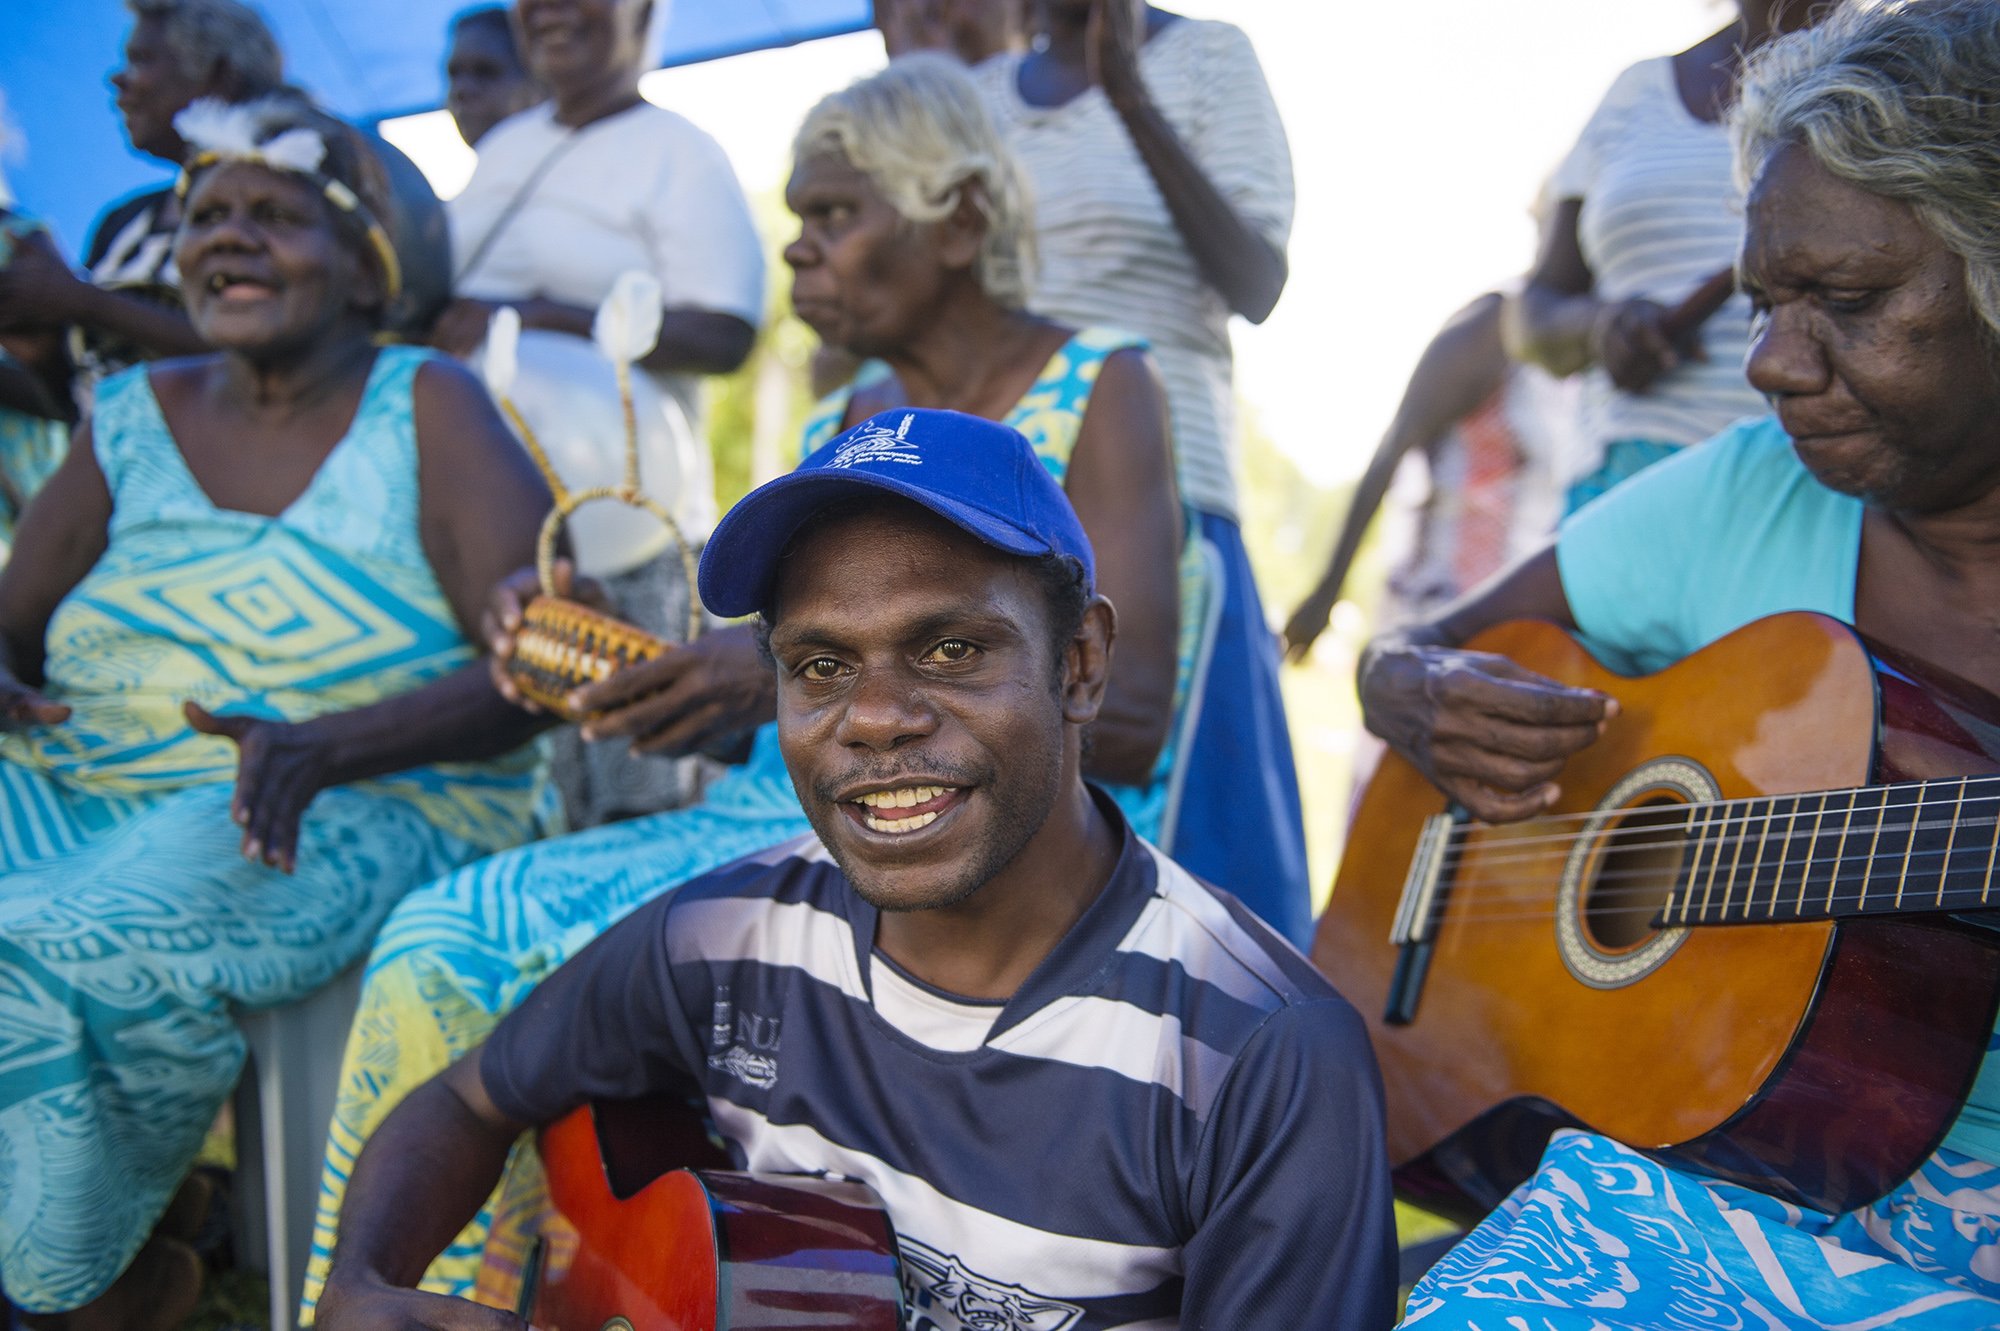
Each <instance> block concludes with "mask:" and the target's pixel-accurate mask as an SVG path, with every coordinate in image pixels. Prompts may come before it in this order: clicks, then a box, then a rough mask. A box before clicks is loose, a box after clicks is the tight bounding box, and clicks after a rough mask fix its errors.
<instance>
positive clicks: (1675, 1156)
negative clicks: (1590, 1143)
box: [1313, 614, 2000, 1211]
mask: <svg viewBox="0 0 2000 1331" xmlns="http://www.w3.org/2000/svg"><path fill="white" fill-rule="evenodd" d="M1471 646H1473V647H1474V648H1477V649H1480V650H1485V651H1492V652H1499V653H1501V654H1503V655H1505V656H1508V657H1510V658H1512V659H1513V660H1515V661H1517V662H1519V663H1521V664H1522V665H1524V666H1527V667H1528V668H1530V669H1533V670H1536V671H1539V672H1540V673H1542V674H1544V675H1547V676H1550V677H1551V678H1554V679H1557V680H1559V681H1561V682H1563V683H1565V684H1572V685H1581V686H1586V687H1590V688H1596V689H1602V690H1604V691H1605V692H1607V693H1610V694H1613V695H1614V696H1616V697H1617V698H1618V700H1619V702H1620V704H1621V709H1622V710H1621V711H1620V713H1619V716H1618V717H1617V719H1616V720H1615V721H1614V722H1613V723H1612V725H1611V726H1610V728H1609V729H1608V731H1607V733H1606V734H1605V735H1604V736H1603V737H1602V738H1600V739H1599V740H1598V741H1597V742H1596V743H1595V744H1593V745H1592V746H1591V747H1590V748H1589V749H1587V750H1585V751H1584V752H1583V753H1581V754H1579V755H1578V756H1577V757H1576V758H1574V759H1572V760H1571V762H1570V763H1569V765H1568V766H1567V767H1566V768H1565V769H1564V771H1563V773H1562V776H1561V777H1560V783H1561V786H1562V789H1563V798H1562V801H1561V803H1560V805H1559V806H1558V807H1557V808H1556V809H1554V810H1552V811H1551V812H1550V813H1549V814H1548V815H1546V816H1543V817H1540V818H1535V819H1532V820H1529V821H1527V822H1522V823H1516V824H1511V825H1508V826H1505V827H1491V826H1486V825H1483V824H1479V823H1471V822H1467V821H1464V820H1463V819H1462V818H1461V817H1457V816H1455V815H1454V812H1453V811H1452V810H1449V809H1447V808H1446V802H1445V800H1444V798H1443V797H1442V796H1441V795H1439V794H1438V792H1437V791H1436V790H1435V788H1433V787H1432V786H1431V785H1430V784H1429V783H1428V782H1427V781H1425V780H1424V779H1423V777H1422V776H1420V775H1419V774H1418V773H1417V772H1416V770H1415V769H1414V768H1412V767H1411V766H1410V765H1409V764H1407V763H1405V762H1403V761H1402V760H1401V759H1399V758H1396V757H1395V756H1393V755H1391V756H1389V757H1387V758H1385V759H1384V761H1383V765H1382V768H1381V770H1380V771H1379V772H1378V773H1377V774H1376V776H1375V778H1374V780H1373V781H1372V782H1370V784H1369V787H1368V791H1367V793H1366V795H1365V796H1364V797H1363V799H1362V801H1361V805H1360V808H1359V811H1358V813H1357V816H1356V819H1355V824H1354V828H1353V831H1352V833H1351V834H1350V836H1349V838H1348V846H1347V852H1346V857H1345V859H1344V861H1343V863H1342V865H1341V871H1340V876H1339V879H1338V881H1337V883H1336V885H1335V888H1334V893H1333V899H1332V903H1331V905H1330V906H1329V907H1328V909H1327V912H1326V914H1325V915H1324V916H1323V917H1322V918H1321V921H1320V924H1319V930H1318V935H1317V938H1316V940H1315V944H1314V948H1313V958H1314V960H1315V961H1316V962H1317V963H1318V964H1319V966H1320V967H1321V969H1323V970H1324V971H1325V972H1326V973H1327V974H1328V975H1329V976H1330V977H1331V978H1332V979H1333V981H1334V983H1335V984H1337V985H1338V986H1340V988H1341V990H1342V991H1343V992H1344V993H1345V994H1346V995H1347V997H1348V998H1349V999H1350V1000H1351V1001H1352V1002H1354V1003H1355V1004H1356V1006H1357V1007H1359V1008H1360V1010H1361V1012H1362V1015H1363V1016H1364V1017H1365V1018H1366V1019H1368V1020H1369V1021H1370V1023H1371V1034H1372V1036H1373V1039H1374V1044H1375V1053H1376V1056H1377V1058H1378V1059H1379V1060H1380V1062H1381V1065H1382V1072H1383V1077H1384V1081H1385V1084H1386V1087H1387V1092H1388V1111H1389V1115H1388V1122H1389V1139H1390V1140H1389V1145H1390V1159H1391V1161H1392V1162H1393V1163H1394V1164H1395V1165H1396V1166H1397V1177H1398V1182H1399V1184H1400V1185H1402V1186H1403V1187H1404V1189H1405V1190H1406V1191H1407V1192H1409V1193H1412V1194H1416V1195H1419V1196H1423V1197H1425V1198H1427V1199H1428V1200H1429V1202H1430V1203H1431V1204H1432V1205H1434V1206H1440V1207H1444V1208H1447V1209H1449V1208H1450V1207H1451V1205H1452V1203H1454V1202H1457V1203H1459V1204H1460V1205H1461V1206H1462V1205H1463V1203H1464V1202H1466V1201H1468V1200H1469V1201H1470V1202H1472V1203H1473V1204H1474V1205H1475V1206H1477V1207H1479V1208H1482V1209H1483V1208H1488V1207H1490V1206H1491V1205H1492V1204H1493V1203H1495V1202H1496V1201H1498V1200H1499V1198H1500V1197H1501V1196H1503V1195H1504V1194H1505V1193H1506V1191H1507V1190H1508V1189H1510V1188H1511V1187H1513V1186H1514V1185H1515V1184H1517V1183H1519V1182H1520V1181H1521V1180H1522V1179H1524V1178H1526V1177H1528V1176H1529V1174H1531V1173H1532V1172H1533V1170H1534V1168H1535V1164H1536V1161H1537V1159H1538V1158H1539V1156H1540V1153H1541V1150H1542V1147H1543V1146H1544V1145H1545V1144H1546V1142H1547V1140H1548V1135H1549V1133H1550V1131H1552V1130H1553V1129H1554V1128H1555V1127H1557V1126H1560V1125H1565V1124H1568V1125H1585V1126H1588V1127H1590V1128H1592V1129H1595V1130H1596V1131H1599V1132H1602V1133H1604V1134H1606V1135H1608V1136H1612V1137H1615V1138H1617V1139H1619V1140H1620V1141H1623V1142H1626V1143H1628V1144H1630V1145H1633V1146H1637V1147H1641V1148H1644V1149H1647V1150H1650V1151H1653V1152H1655V1153H1657V1154H1659V1155H1660V1156H1662V1157H1663V1158H1665V1159H1667V1160H1669V1161H1671V1162H1673V1163H1675V1164H1677V1165H1680V1166H1684V1167H1688V1168H1692V1169H1695V1170H1698V1171H1701V1172H1704V1173H1707V1174H1709V1175H1711V1176H1715V1177H1720V1178H1725V1179H1731V1180H1735V1181H1738V1182H1743V1183H1748V1184H1751V1185H1753V1186H1756V1187H1760V1188H1763V1189H1765V1190H1767V1191H1771V1192H1775V1193H1777V1194H1778V1195H1780V1196H1782V1197H1785V1198H1787V1199H1788V1200H1792V1201H1796V1202H1798V1203H1801V1204H1803V1205H1807V1206H1812V1207H1815V1208H1817V1209H1820V1210H1823V1211H1842V1210H1849V1209H1853V1208H1855V1207H1857V1206H1861V1205H1864V1204H1866V1203H1868V1202H1869V1201H1872V1200H1874V1199H1875V1198H1877V1197H1879V1196H1881V1195H1882V1194H1883V1193H1885V1192H1887V1191H1888V1190H1889V1189H1890V1188H1892V1187H1893V1186H1894V1185H1895V1184H1896V1183H1898V1182H1899V1181H1901V1180H1902V1179H1903V1178H1905V1177H1907V1176H1908V1175H1909V1174H1910V1173H1911V1172H1912V1171H1913V1170H1914V1169H1915V1168H1916V1167H1917V1165H1918V1164H1920V1163H1921V1162H1922V1161H1923V1159H1924V1157H1925V1156H1926V1155H1927V1154H1928V1153H1929V1152H1930V1151H1931V1150H1932V1149H1933V1148H1934V1147H1935V1146H1936V1144H1937V1143H1938V1141H1939V1140H1940V1139H1941V1138H1942V1137H1943V1135H1944V1133H1945V1132H1946V1130H1947V1129H1948V1128H1949V1127H1950V1125H1951V1122H1952V1120H1953V1118H1954V1117H1955V1116H1956V1114H1957V1112H1958V1110H1959V1108H1960V1106H1961V1104H1962V1103H1963V1101H1964V1099H1965V1096H1966V1094H1967V1092H1968V1091H1969V1090H1970V1088H1971V1085H1972V1080H1973V1077H1974V1075H1975V1074H1976V1072H1977V1070H1978V1068H1979V1064H1980V1061H1981V1059H1982V1058H1983V1057H1984V1056H1985V1052H1986V1046H1987V1037H1988V1034H1989V1032H1990V1031H1991V1029H1992V1026H1993V1018H1994V1012H1995V1006H1996V1003H1997V1002H2000V933H1994V932H1991V931H1989V930H1987V929H1985V928H1982V927H1980V926H1979V925H1978V924H1976V923H1974V922H1973V921H1972V920H1971V919H1970V918H1969V914H1970V913H1973V912H1978V911H1982V910H1986V909H1989V908H1992V907H2000V882H1996V881H1995V870H1996V865H2000V777H1996V776H1995V775H1994V773H1996V772H2000V761H1996V758H1995V749H1996V746H1995V744H1994V743H1993V740H1994V737H1995V736H1996V735H2000V702H1996V700H1995V699H1994V698H1993V697H1992V696H1991V695H1989V694H1987V693H1985V692H1984V691H1982V690H1980V689H1978V688H1977V687H1975V686H1973V685H1971V684H1968V683H1966V682H1965V681H1962V680H1958V679H1956V678H1953V677H1949V676H1945V675H1942V674H1940V673H1939V672H1936V671H1934V670H1931V669H1929V668H1928V667H1920V666H1918V665H1917V664H1916V663H1914V662H1909V661H1903V660H1898V659H1896V658H1895V657H1894V656H1893V655H1892V654H1890V653H1887V652H1885V651H1882V650H1881V649H1873V651H1872V654H1871V648H1870V647H1868V646H1864V644H1863V643H1862V642H1861V640H1860V639H1858V638H1857V637H1856V636H1855V635H1854V633H1853V632H1852V631H1851V630H1849V629H1847V628H1845V627H1844V626H1842V625H1840V624H1837V623H1835V622H1834V621H1832V620H1828V619H1823V618H1821V617H1819V616H1816V615H1803V614H1796V615H1781V616H1776V617H1774V618H1771V619H1767V620H1763V621H1760V622H1758V623H1756V624H1752V625H1750V626H1748V627H1746V628H1744V629H1742V630H1740V631H1738V632H1736V633H1734V634H1732V635H1730V636H1729V637H1727V638H1724V639H1723V640H1721V641H1720V642H1717V643H1715V644H1713V645H1711V646H1710V647H1708V648H1707V649H1706V650H1704V651H1701V652H1699V653H1697V654H1695V655H1694V656H1692V657H1689V658H1688V659H1687V660H1685V661H1683V662H1681V663H1680V664H1678V665H1676V666H1674V667H1672V668H1671V669H1668V670H1665V671H1662V672H1660V673H1659V674H1656V675H1651V676H1647V677H1645V678H1641V679H1627V678H1624V677H1621V676H1617V675H1613V674H1611V673H1609V672H1608V671H1606V670H1604V669H1603V668H1602V667H1601V666H1600V665H1598V663H1597V662H1596V661H1595V660H1593V659H1592V658H1591V657H1590V656H1589V655H1588V654H1587V653H1586V652H1585V651H1584V650H1583V649H1582V648H1581V647H1579V646H1578V645H1577V644H1576V643H1575V642H1574V641H1572V640H1571V639H1570V638H1568V637H1567V636H1565V635H1564V634H1562V633H1560V632H1559V631H1557V630H1556V629H1554V628H1552V627H1551V626H1549V625H1546V624H1529V623H1520V624H1508V625H1502V626H1500V627H1498V628H1496V629H1493V630H1491V631H1489V632H1488V633H1486V634H1484V635H1482V636H1481V637H1480V638H1479V639H1478V640H1476V641H1475V642H1474V643H1472V644H1471ZM1993 922H1994V923H1995V924H2000V917H1995V918H1994V921H1993Z"/></svg>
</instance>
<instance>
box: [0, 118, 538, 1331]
mask: <svg viewBox="0 0 2000 1331" xmlns="http://www.w3.org/2000/svg"><path fill="white" fill-rule="evenodd" d="M178 126H179V131H180V133H181V134H182V136H183V137H185V138H186V139H187V141H188V142H189V144H190V145H191V147H192V148H193V150H194V152H193V155H192V156H191V158H190V165H189V171H188V177H187V178H186V183H185V188H186V196H185V216H186V221H185V223H184V225H183V227H182V230H181V233H180V238H179V243H178V246H177V260H178V264H179V268H180V271H181V274H182V277H183V285H184V289H185V291H186V293H187V304H188V313H189V315H190V317H191V319H192V321H193V324H194V327H195V329H196V331H197V332H199V333H200V334H201V336H202V338H203V339H204V340H205V341H206V342H208V343H209V344H210V345H212V346H215V347H217V348H219V349H220V350H219V351H218V352H216V353H215V354H210V355H205V356H198V357H191V358H187V359H182V360H172V361H165V362H161V363H159V364H157V365H155V366H152V367H150V368H149V367H143V366H142V367H136V368H134V369H131V370H128V371H125V372H123V373H121V374H119V375H115V376H113V377H112V378H110V379H107V380H106V381H105V382H104V383H103V385H102V386H101V387H100V389H99V392H98V395H97V399H96V409H95V415H94V419H93V420H92V422H91V424H90V425H89V426H87V427H85V428H84V429H83V430H81V431H80V432H79V434H78V437H77V439H76V445H75V447H73V448H72V449H71V451H70V453H69V457H68V459H67V460H66V461H65V462H64V463H63V465H62V466H61V468H60V469H59V470H58V471H57V473H56V475H55V476H54V478H53V479H51V480H50V482H49V483H48V485H47V487H46V488H45V489H44V490H43V491H42V493H41V495H40V496H39V497H38V498H37V500H36V501H35V502H34V503H33V504H31V505H30V506H29V508H28V511H27V513H26V514H25V516H24V517H23V519H22V522H21V525H20V529H19V532H18V535H17V544H16V552H17V556H18V557H17V558H16V559H14V560H13V561H12V562H11V563H10V564H9V566H8V567H7V569H6V571H5V573H4V574H0V1284H4V1287H5V1292H6V1295H7V1298H8V1300H9V1301H10V1302H11V1303H12V1304H14V1306H15V1307H17V1308H18V1309H20V1310H21V1311H22V1315H23V1320H24V1321H25V1322H26V1323H27V1324H28V1325H29V1326H30V1327H33V1328H38V1329H39V1328H46V1327H65V1328H74V1329H75V1331H94V1329H95V1328H99V1327H104V1328H119V1329H120V1331H156V1329H159V1328H166V1327H170V1326H172V1325H173V1324H174V1323H176V1322H178V1321H179V1320H180V1319H181V1318H182V1317H183V1316H185V1315H186V1314H187V1312H188V1311H189V1310H190V1308H191V1307H192V1304H193V1302H194V1299H195V1296H196V1293H197V1292H198V1288H199V1282H200V1267H199V1265H198V1263H197V1261H196V1259H195V1255H194V1252H193V1250H192V1249H191V1248H189V1247H187V1246H186V1244H185V1243H184V1242H182V1241H181V1240H182V1239H184V1238H185V1237H187V1235H186V1234H185V1233H184V1232H177V1231H178V1230H179V1227H180V1226H181V1225H182V1224H183V1223H184V1221H185V1220H186V1219H187V1218H188V1217H186V1216H184V1215H183V1214H182V1212H183V1211H184V1210H185V1209H187V1208H178V1207H172V1206H170V1202H171V1200H172V1199H173V1198H174V1196H175V1190H176V1187H177V1186H178V1185H180V1184H181V1181H182V1179H183V1177H184V1176H185V1175H186V1172H187V1170H188V1167H189V1164H190V1162H191V1161H192V1160H193V1158H194V1154H195V1151H196V1148H197V1147H198V1146H199V1145H200V1142H201V1139H202V1136H203V1133H204V1131H205V1130H206V1128H207V1127H208V1125H209V1123H210V1122H211V1120H213V1118H214V1117H215V1114H216V1111H217V1109H218V1108H219V1107H220V1106H221V1104H222V1103H223V1102H224V1100H225V1099H226V1098H227V1097H228V1095H229V1093H230V1090H231V1088H232V1087H233V1086H234V1084H235V1082H236V1078H237V1074H238V1072H239V1070H240V1069H241V1067H242V1062H243V1052H244V1051H243V1043H242V1039H241V1037H240V1036H239V1035H238V1033H237V1031H236V1028H235V1025H234V1023H233V1021H232V1019H231V1011H232V1009H233V1008H235V1007H239V1006H241V1007H264V1006H272V1005H277V1004H283V1003H290V1002H293V1001H295V1000H297V999H299V998H302V997H304V996H305V995H306V994H307V993H309V992H311V991H312V990H313V989H314V988H316V987H317V986H319V985H321V984H323V983H325V982H326V981H327V980H329V979H331V978H332V977H333V976H335V975H336V974H338V973H339V972H340V971H342V970H344V969H345V968H346V967H347V966H349V965H350V964H352V963H353V962H354V961H355V960H356V959H357V958H359V957H360V956H361V955H362V953H363V952H364V951H365V950H366V949H367V946H368V943H369V941H370V939H371V938H372V937H373V935H374V932H375V928H376V926H377V924H378V923H379V922H380V921H381V919H382V917H383V915H384V914H386V913H387V911H388V910H389V908H390V907H391V906H393V905H394V904H395V903H396V901H397V900H398V899H399V898H400V897H401V896H402V894H403V893H404V892H405V891H406V890H408V889H409V888H410V887H411V886H412V885H414V884H416V883H420V882H423V881H425V880H426V879H429V878H431V877H434V876H435V875H436V874H438V873H439V872H442V871H444V870H447V869H450V868H452V867H453V866H456V865H459V864H463V863H465V862H466V861H468V860H470V859H473V858H476V857H477V856H479V855H481V854H483V853H487V852H490V851H493V850H496V849H499V848H502V847H505V846H509V845H512V844H514V843H516V842H518V841H520V840H522V839H524V838H525V837H526V836H528V835H529V834H530V833H531V831H532V830H533V829H532V818H531V814H530V805H531V802H532V795H533V788H534V784H535V780H534V778H535V772H534V762H533V758H532V755H531V754H530V753H526V752H524V753H521V754H518V755H516V756H513V757H506V756H504V755H507V754H508V753H509V752H510V751H511V750H514V749H516V748H518V747H519V746H520V744H521V742H522V741H523V739H524V738H525V737H526V735H527V733H528V729H529V726H528V725H527V724H524V723H523V721H522V719H521V717H520V714H519V713H518V712H517V711H515V710H514V709H513V708H511V707H509V706H507V705H506V704H505V703H504V702H502V701H501V699H500V698H499V696H498V694H497V693H496V692H495V690H494V688H493V684H492V681H491V679H490V677H489V676H488V674H487V671H486V669H485V667H484V666H483V665H482V664H481V663H480V662H479V659H478V656H479V654H478V650H477V648H476V647H475V645H474V641H473V638H472V636H471V635H470V634H469V633H468V632H467V628H468V627H469V626H470V625H472V624H473V623H474V622H475V620H476V616H477V614H478V611H479V607H480V605H481V604H482V602H483V600H484V598H485V595H486V591H487V589H488V587H490V586H491V585H492V583H493V581H494V580H495V579H496V578H497V577H499V576H500V575H501V574H503V573H504V572H506V571H507V570H509V569H512V568H515V567H517V566H519V564H520V562H521V561H522V560H523V559H524V558H528V557H530V555H531V548H532V539H533V534H534V531H535V526H536V523H537V521H538V520H539V519H540V517H541V514H542V513H543V512H545V511H546V510H547V507H548V503H549V496H548V492H547V490H546V488H545V487H544V486H543V485H542V483H541V482H540V481H539V479H538V478H537V477H536V476H535V474H534V471H533V469H532V467H531V466H530V465H529V463H528V460H527V459H526V458H525V457H524V456H522V454H521V451H520V449H519V448H517V447H516V446H515V445H514V443H513V441H512V440H511V439H510V438H509V437H508V435H507V433H506V429H505V427H504V426H503V425H502V424H501V423H500V420H499V418H498V416H497V414H496V413H495V411H494V409H493V407H492V404H491V403H490V402H489V401H488V399H487V397H486V395H485V393H484V392H483V391H482V389H481V388H480V387H479V385H478V384H477V383H476V382H474V381H473V380H472V379H471V377H470V376H469V375H467V374H466V373H465V372H464V371H463V370H461V369H459V368H458V367H457V366H455V365H453V364H452V363H451V362H449V361H447V360H445V359H444V358H443V357H441V356H438V355H437V354H436V353H434V352H428V351H424V350H419V349H414V348H402V347H389V348H378V347H377V346H376V344H375V341H374V334H375V332H376V329H377V328H378V327H379V324H380V320H381V317H382V313H383V310H384V309H385V307H387V306H388V304H389V303H390V302H391V300H392V299H393V298H394V296H395V293H396V289H397V285H398V278H399V273H398V264H397V261H396V258H395V255H394V252H393V251H392V250H391V249H390V247H389V243H388V238H387V236H386V234H385V233H384V231H383V229H382V227H381V226H380V225H379V224H378V223H377V222H376V220H375V218H376V217H377V216H379V214H380V210H381V209H382V208H383V207H384V206H385V202H384V196H383V189H382V184H381V181H380V180H379V178H378V177H377V175H376V174H375V169H374V161H373V158H372V157H371V156H370V155H369V154H368V153H367V151H366V150H365V149H364V148H362V147H361V146H360V145H359V143H358V141H357V140H356V139H355V138H354V137H353V136H351V135H350V134H348V133H347V132H345V131H344V130H343V129H342V128H341V127H340V126H338V125H337V124H336V123H334V122H331V121H328V120H326V119H325V118H324V117H319V116H315V115H313V114H312V113H310V112H305V111H302V110H301V109H300V108H298V107H297V105H296V104H290V103H288V104H283V105H278V104H271V103H255V104H251V105H249V106H244V107H235V108H228V107H223V106H221V105H220V104H217V103H197V104H196V105H195V106H194V107H190V108H189V109H188V110H187V111H185V112H183V113H182V115H181V116H180V118H179V121H178Z"/></svg>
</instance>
